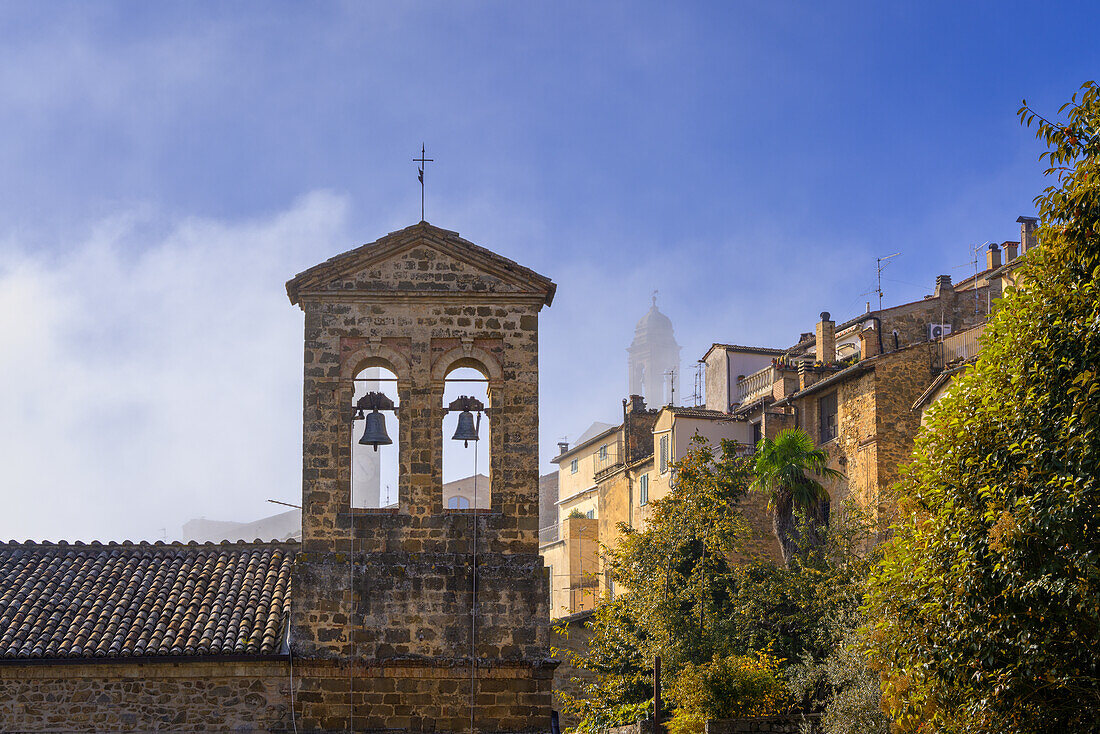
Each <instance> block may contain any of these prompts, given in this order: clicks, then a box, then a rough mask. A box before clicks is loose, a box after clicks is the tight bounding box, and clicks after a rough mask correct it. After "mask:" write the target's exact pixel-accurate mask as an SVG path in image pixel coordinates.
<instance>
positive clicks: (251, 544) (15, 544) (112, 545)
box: [0, 538, 301, 550]
mask: <svg viewBox="0 0 1100 734" xmlns="http://www.w3.org/2000/svg"><path fill="white" fill-rule="evenodd" d="M299 545H301V541H298V540H278V539H274V538H273V539H271V540H263V539H261V538H256V539H255V540H244V539H240V540H222V541H218V542H214V541H212V540H207V541H198V540H189V541H182V540H174V541H171V542H165V541H163V540H157V541H148V540H139V541H136V542H135V541H132V540H121V541H118V540H109V541H106V542H105V541H101V540H90V541H87V542H85V541H83V540H75V541H72V542H70V541H67V540H41V541H38V540H23V541H20V540H15V539H14V538H13V539H11V540H7V541H0V550H2V549H5V548H82V549H84V548H109V549H123V548H142V549H157V548H178V549H183V548H222V547H225V548H256V547H263V548H266V547H284V546H285V547H297V546H299Z"/></svg>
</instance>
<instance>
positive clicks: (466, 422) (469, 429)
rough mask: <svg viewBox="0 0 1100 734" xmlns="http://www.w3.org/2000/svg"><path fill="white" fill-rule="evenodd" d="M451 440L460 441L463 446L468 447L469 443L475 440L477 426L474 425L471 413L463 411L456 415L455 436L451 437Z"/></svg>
mask: <svg viewBox="0 0 1100 734" xmlns="http://www.w3.org/2000/svg"><path fill="white" fill-rule="evenodd" d="M479 422H480V421H479ZM451 440H452V441H462V445H463V446H469V445H470V441H476V440H477V426H475V425H474V414H473V413H471V412H470V411H468V410H464V411H462V412H461V413H459V414H458V427H457V428H455V435H453V436H451Z"/></svg>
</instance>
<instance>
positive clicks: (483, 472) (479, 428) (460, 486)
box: [443, 367, 492, 510]
mask: <svg viewBox="0 0 1100 734" xmlns="http://www.w3.org/2000/svg"><path fill="white" fill-rule="evenodd" d="M462 398H470V399H471V401H470V402H469V403H468V404H466V405H463V404H462V403H461V402H458V403H456V401H461V399H462ZM488 405H489V382H488V380H486V379H485V376H484V375H483V374H482V373H481V372H479V371H478V370H477V369H474V368H472V367H458V368H456V369H454V370H452V371H451V372H449V373H448V374H447V377H446V379H445V381H444V387H443V407H444V408H447V411H446V413H444V416H443V506H444V507H445V508H447V509H449V510H470V509H473V510H487V509H489V508H491V507H492V494H491V491H490V487H489V477H490V472H489V458H490V452H489V443H490V435H489V414H488V413H487V412H486V409H487V408H488ZM452 406H453V407H452ZM478 406H481V407H480V409H479V408H478ZM463 407H465V408H467V409H466V410H464V409H462V408H463ZM460 428H461V429H462V430H461V432H460V433H461V434H462V435H471V436H472V435H476V436H477V440H462V439H459V440H455V436H456V432H459V429H460ZM471 432H472V433H471Z"/></svg>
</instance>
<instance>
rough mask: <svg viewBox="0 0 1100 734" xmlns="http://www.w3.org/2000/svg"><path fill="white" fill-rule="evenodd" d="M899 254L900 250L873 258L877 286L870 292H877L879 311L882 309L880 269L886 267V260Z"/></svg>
mask: <svg viewBox="0 0 1100 734" xmlns="http://www.w3.org/2000/svg"><path fill="white" fill-rule="evenodd" d="M900 254H901V253H900V252H895V253H894V254H893V255H887V256H886V257H876V258H875V273H876V276H877V278H878V287H877V288H875V290H874V291H872V292H877V293H878V310H879V311H881V310H882V271H883V270H885V269H886V265H889V263H887V262H886V261H887V260H890V259H892V258H895V257H897V256H898V255H900ZM884 263H885V264H884Z"/></svg>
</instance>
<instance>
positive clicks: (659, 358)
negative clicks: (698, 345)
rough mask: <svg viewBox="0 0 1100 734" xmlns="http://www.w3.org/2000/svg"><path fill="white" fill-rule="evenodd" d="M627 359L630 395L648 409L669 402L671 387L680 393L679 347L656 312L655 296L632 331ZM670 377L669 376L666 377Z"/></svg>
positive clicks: (669, 325)
mask: <svg viewBox="0 0 1100 734" xmlns="http://www.w3.org/2000/svg"><path fill="white" fill-rule="evenodd" d="M627 352H628V353H629V354H630V359H629V379H630V394H631V395H642V396H644V397H645V399H646V402H647V403H648V404H649V405H651V406H655V407H656V406H659V405H668V404H670V403H671V402H672V399H673V395H672V387H673V384H674V385H675V388H676V392H678V393H680V395H681V396H682V395H683V392H681V391H682V390H683V389H684V387H683V385H681V384H680V345H679V344H677V343H676V337H675V336H674V335H673V333H672V321H670V320H669V318H668V316H665V315H664V314H663V313H661V312H660V311H658V310H657V292H656V291H654V292H653V305H652V306H650V308H649V311H648V312H647V313H646V315H645V316H643V317H642V320H641V321H639V322H638V325H637V326H636V327H634V341H633V342H632V343H631V345H630V348H629V349H627ZM669 372H671V373H672V374H671V375H669V374H668V373H669Z"/></svg>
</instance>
